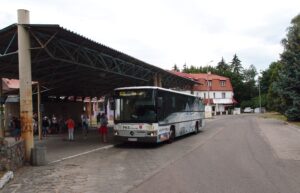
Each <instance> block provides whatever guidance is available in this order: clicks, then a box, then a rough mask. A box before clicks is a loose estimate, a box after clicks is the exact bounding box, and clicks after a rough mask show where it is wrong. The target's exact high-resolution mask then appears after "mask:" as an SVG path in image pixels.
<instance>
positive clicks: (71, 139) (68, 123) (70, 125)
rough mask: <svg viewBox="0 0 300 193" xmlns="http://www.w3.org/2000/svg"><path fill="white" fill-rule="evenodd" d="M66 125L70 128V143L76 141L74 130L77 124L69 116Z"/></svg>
mask: <svg viewBox="0 0 300 193" xmlns="http://www.w3.org/2000/svg"><path fill="white" fill-rule="evenodd" d="M66 125H67V128H68V134H69V138H68V139H69V141H74V129H75V122H74V121H73V119H72V118H71V116H69V118H68V120H67V121H66Z"/></svg>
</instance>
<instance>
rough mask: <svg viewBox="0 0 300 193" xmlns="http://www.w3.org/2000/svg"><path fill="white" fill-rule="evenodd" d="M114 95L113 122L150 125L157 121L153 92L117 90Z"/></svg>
mask: <svg viewBox="0 0 300 193" xmlns="http://www.w3.org/2000/svg"><path fill="white" fill-rule="evenodd" d="M115 94H116V98H115V99H116V100H115V102H116V103H115V104H116V110H115V122H127V123H149V122H150V123H151V122H156V121H157V116H156V110H155V91H154V90H152V89H135V90H118V91H116V93H115Z"/></svg>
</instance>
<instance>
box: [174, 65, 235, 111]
mask: <svg viewBox="0 0 300 193" xmlns="http://www.w3.org/2000/svg"><path fill="white" fill-rule="evenodd" d="M172 72H173V73H174V74H176V75H178V76H182V77H185V78H190V79H193V80H194V81H197V82H199V83H200V84H198V85H194V86H193V88H192V90H193V93H194V95H196V96H199V97H201V98H203V99H204V103H205V104H206V105H211V106H212V111H213V112H215V113H216V114H217V113H221V112H225V111H226V110H227V109H228V107H230V106H233V105H234V104H235V103H237V102H236V100H235V99H234V97H233V96H234V92H233V88H232V85H231V82H230V79H229V78H227V77H224V76H219V75H215V74H211V73H207V74H205V73H198V74H190V73H183V72H176V71H172ZM187 92H188V91H187Z"/></svg>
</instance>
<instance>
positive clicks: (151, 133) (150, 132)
mask: <svg viewBox="0 0 300 193" xmlns="http://www.w3.org/2000/svg"><path fill="white" fill-rule="evenodd" d="M148 135H150V136H151V137H153V136H156V135H157V132H156V131H149V132H148Z"/></svg>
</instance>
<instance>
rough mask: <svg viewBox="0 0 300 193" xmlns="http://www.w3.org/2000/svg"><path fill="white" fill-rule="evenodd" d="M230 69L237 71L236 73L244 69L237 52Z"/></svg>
mask: <svg viewBox="0 0 300 193" xmlns="http://www.w3.org/2000/svg"><path fill="white" fill-rule="evenodd" d="M230 69H231V71H232V72H234V73H236V74H241V72H242V71H243V66H242V64H241V61H240V59H239V58H238V57H237V55H236V54H234V56H233V58H232V61H231V64H230Z"/></svg>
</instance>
